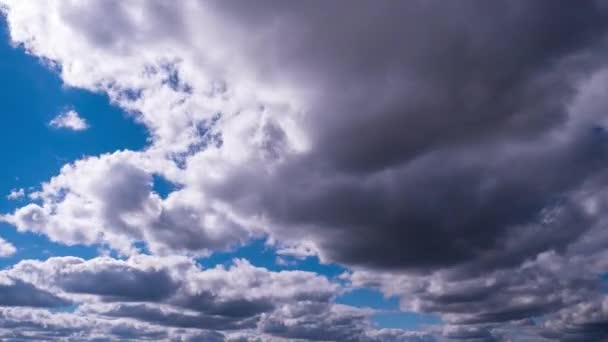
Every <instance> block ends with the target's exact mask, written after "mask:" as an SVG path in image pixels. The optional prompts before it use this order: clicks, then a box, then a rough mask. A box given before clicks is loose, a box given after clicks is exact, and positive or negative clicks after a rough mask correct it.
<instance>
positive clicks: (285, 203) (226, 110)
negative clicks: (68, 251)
mask: <svg viewBox="0 0 608 342" xmlns="http://www.w3.org/2000/svg"><path fill="white" fill-rule="evenodd" d="M2 3H5V4H6V9H5V11H6V15H7V19H8V22H9V25H10V33H11V38H12V39H13V40H14V41H15V42H16V43H18V44H22V45H23V46H24V47H25V49H27V50H28V51H29V52H30V53H32V54H34V55H37V56H40V57H42V58H45V59H49V60H51V61H52V62H53V63H57V64H58V65H59V66H61V68H60V70H61V77H62V79H63V80H64V82H65V83H66V84H67V85H69V86H74V87H80V88H85V89H89V90H92V91H101V92H105V93H107V94H108V96H109V97H110V99H111V100H112V101H113V102H114V103H115V104H117V105H118V106H121V107H122V108H124V109H125V110H127V111H129V112H130V113H131V114H132V115H133V116H134V117H135V118H136V119H137V120H138V121H140V122H141V123H142V124H144V125H145V126H146V127H147V128H148V130H149V131H150V134H151V137H152V138H151V143H150V146H149V147H148V148H146V149H145V150H143V151H139V152H131V151H122V152H116V153H113V154H108V155H103V156H100V157H93V158H88V159H84V160H80V161H77V162H75V163H74V164H71V165H67V166H66V167H64V168H63V169H62V170H61V172H60V173H59V175H57V176H56V177H54V178H52V179H51V180H50V181H49V182H47V183H45V184H43V186H42V189H41V191H40V192H38V193H37V195H35V197H37V198H38V199H39V200H40V202H35V203H30V204H27V205H25V206H23V207H21V208H18V209H17V210H16V211H15V212H14V213H12V214H8V215H5V216H4V220H5V221H8V222H10V223H12V224H13V225H15V226H16V227H17V228H18V229H19V230H20V231H35V232H39V233H43V234H46V235H48V236H49V237H50V238H51V239H53V240H54V241H59V242H63V243H67V244H76V243H85V244H97V243H103V244H107V245H109V246H110V247H111V248H113V249H116V250H118V251H120V252H121V253H122V254H124V255H135V254H137V251H136V247H135V246H136V243H138V242H144V243H145V244H146V246H147V247H148V249H149V250H150V252H151V253H153V254H154V255H155V256H167V255H172V254H188V255H196V256H202V255H206V254H208V253H210V252H211V251H214V250H226V249H230V248H231V247H233V246H236V245H239V244H242V243H244V242H245V241H246V240H248V239H250V238H252V237H254V236H260V235H268V236H270V237H271V239H272V240H273V241H277V243H276V246H278V248H279V253H280V254H285V255H294V256H297V257H306V256H311V255H319V256H320V258H321V259H322V260H323V261H325V262H337V263H340V264H342V265H345V266H346V267H349V268H350V269H351V270H352V272H353V273H352V275H351V281H352V282H353V283H355V284H358V285H360V286H372V287H377V288H379V289H381V290H382V291H383V292H384V293H386V294H389V295H397V296H399V297H400V298H401V305H402V307H403V308H405V309H408V310H416V311H420V312H435V313H438V314H440V315H441V316H442V318H443V319H444V320H445V321H446V322H448V323H449V324H451V325H450V326H449V327H447V328H446V330H445V335H446V336H447V337H450V336H451V337H454V338H468V337H471V338H473V337H475V338H489V337H490V336H495V335H497V334H498V333H500V326H507V327H508V326H510V324H514V323H513V322H519V321H521V320H525V319H529V318H531V317H534V316H537V315H547V316H550V315H552V314H555V313H557V312H561V310H566V309H567V308H574V307H576V306H577V305H579V304H580V303H585V302H587V301H588V300H589V298H593V296H594V294H597V292H598V291H599V289H598V285H597V282H598V280H597V279H598V276H599V275H600V274H602V273H603V272H606V271H608V268H607V267H606V266H607V265H606V264H605V263H602V262H601V258H602V256H604V255H603V251H604V249H605V242H606V241H608V237H607V236H606V233H605V232H604V231H605V229H602V228H603V227H605V223H606V216H605V214H604V213H605V212H606V210H605V209H606V208H607V203H608V202H607V201H606V199H607V198H606V197H605V195H603V193H604V192H605V190H606V184H607V182H606V178H605V177H606V176H605V172H604V170H605V169H606V166H608V165H607V164H608V150H607V146H608V144H607V143H608V133H607V132H608V131H607V129H608V126H607V124H608V122H607V118H606V114H605V113H606V108H607V106H608V103H606V100H605V99H604V98H605V96H603V94H604V93H605V90H606V86H605V85H606V84H608V83H607V82H608V72H607V71H606V70H607V69H606V64H605V60H606V58H605V57H606V51H607V50H606V45H605V44H606V38H607V29H608V26H607V25H606V23H608V21H607V20H606V19H607V18H606V16H607V15H608V13H607V8H606V6H604V5H602V4H600V3H599V2H593V1H592V2H587V3H585V4H583V5H581V4H569V3H562V2H551V1H541V2H535V3H531V2H526V1H514V2H508V3H507V2H505V3H486V2H483V1H465V2H464V3H459V4H449V3H445V2H440V1H430V2H429V1H424V2H419V1H414V2H388V1H387V2H364V1H361V2H349V3H348V4H346V3H344V2H333V3H329V4H323V5H322V6H320V5H319V4H317V3H308V2H302V3H298V4H290V5H288V6H287V5H285V4H284V3H282V2H277V1H264V2H261V3H256V5H255V6H252V5H248V4H242V3H240V4H239V5H238V6H235V5H234V4H233V3H226V2H217V1H209V2H195V1H184V2H181V3H180V4H175V5H172V6H167V5H166V4H164V3H162V2H160V1H146V2H141V3H139V2H133V3H122V2H120V3H119V2H115V1H107V2H99V3H95V4H94V5H91V6H82V5H79V4H77V3H75V2H67V3H61V4H59V2H48V3H44V4H42V5H41V4H38V5H36V6H34V5H31V4H28V3H26V2H22V1H10V0H3V1H2ZM102 14H103V18H102V17H101V16H102ZM107 18H110V20H102V19H107ZM581 18H585V19H584V20H581ZM91 22H99V23H103V24H100V25H90V24H89V23H91ZM67 37H69V39H68V38H67ZM156 174H160V175H162V176H163V177H164V178H165V179H167V180H168V181H170V182H173V183H175V184H178V185H179V189H178V190H176V191H174V192H172V193H171V194H170V195H169V196H168V197H167V198H166V199H162V198H160V197H159V196H158V195H157V194H155V193H154V191H153V189H152V186H151V182H152V181H151V179H152V177H153V175H156ZM556 265H559V267H557V266H556ZM89 266H90V265H89ZM243 270H248V266H245V265H240V266H239V265H237V266H235V270H234V271H232V269H230V270H229V271H225V270H224V271H222V270H216V271H215V272H216V273H218V274H223V273H225V272H228V273H231V272H236V273H240V272H241V271H243ZM104 272H105V273H104ZM104 272H101V273H99V274H95V275H92V274H90V273H87V272H84V271H83V272H82V273H83V274H86V275H87V278H90V279H97V278H95V277H99V278H98V279H104V277H112V278H116V284H117V286H120V289H121V290H120V291H119V290H118V289H116V288H112V287H111V286H108V287H107V288H99V289H97V290H96V291H97V292H94V293H88V295H91V296H95V298H98V299H99V300H100V301H101V302H103V303H101V304H99V303H97V304H98V306H93V304H91V305H90V306H88V308H89V309H90V310H94V309H95V308H96V309H95V310H100V311H99V312H101V313H102V314H103V313H106V314H107V315H115V316H122V315H127V316H128V317H130V318H132V319H133V318H135V317H138V319H141V320H148V321H151V322H153V323H154V324H162V325H165V326H171V325H172V324H174V325H177V326H178V327H181V328H185V327H186V326H191V325H193V324H197V323H196V322H201V321H204V322H206V323H205V324H207V326H209V327H211V326H212V325H214V324H218V325H219V326H221V327H222V328H221V329H237V327H241V328H242V327H248V328H247V329H250V327H251V326H253V325H256V324H258V325H259V326H262V327H264V329H262V331H261V332H258V333H266V334H271V335H277V336H283V337H285V338H291V337H293V338H309V339H313V338H317V337H319V336H322V335H323V334H328V335H327V336H334V338H336V339H357V338H360V337H361V336H360V334H368V333H366V332H365V331H368V330H366V328H362V327H361V324H362V323H360V322H363V321H365V319H364V318H363V316H365V315H360V314H361V313H360V312H359V313H353V312H350V311H349V312H345V311H340V310H341V309H338V308H337V307H335V306H331V305H325V306H323V305H318V306H317V305H310V306H307V305H305V304H303V303H295V304H294V303H291V304H293V305H291V304H290V305H288V304H286V303H285V301H286V299H285V298H283V297H281V296H280V294H281V293H284V291H286V289H290V288H292V287H291V283H290V282H289V281H288V280H285V279H282V280H280V281H278V280H277V281H278V282H279V283H281V284H283V285H284V286H285V288H277V289H275V290H276V291H275V292H276V293H273V294H269V293H265V292H264V291H262V290H257V291H259V292H256V291H253V290H252V289H251V288H247V287H246V288H239V289H238V290H239V291H241V292H243V293H244V294H249V295H250V296H251V297H247V296H243V295H234V294H231V295H228V294H226V293H223V292H222V291H219V292H218V290H217V288H196V287H195V286H194V285H189V286H191V288H189V287H187V286H185V287H184V286H182V287H179V286H178V290H175V291H176V292H172V291H171V288H172V285H174V284H175V283H174V282H175V279H174V278H173V277H172V276H171V278H170V279H171V281H169V278H164V277H165V276H166V273H165V272H166V271H159V272H160V273H158V274H157V273H147V272H146V273H145V274H140V273H139V271H136V272H134V273H133V272H130V273H129V274H131V273H133V274H134V276H133V278H132V279H130V280H128V281H125V282H124V283H121V282H120V281H119V275H118V274H120V272H117V273H113V271H109V270H106V271H104ZM256 272H257V271H252V273H253V274H256ZM195 273H196V272H195ZM196 274H198V273H196ZM201 274H205V275H206V276H210V274H214V273H213V272H207V271H204V272H202V273H201ZM199 276H201V275H200V274H198V275H197V277H199ZM74 277H76V276H74ZM273 277H274V275H273V276H270V278H273ZM289 277H290V279H291V277H294V278H296V276H295V274H290V275H289ZM254 278H255V277H254ZM68 279H69V278H68ZM74 279H75V280H73V281H72V282H71V283H68V284H67V285H69V286H67V285H66V284H63V286H61V284H59V283H58V284H54V285H53V286H56V288H57V289H59V290H60V291H68V292H69V291H72V292H73V293H78V294H79V295H84V294H83V290H85V286H82V284H84V283H86V282H85V281H84V280H82V284H81V283H79V282H80V280H78V279H79V278H74ZM149 279H159V281H160V284H164V286H161V287H160V288H159V291H158V292H154V291H152V292H150V293H147V292H142V294H141V295H142V296H143V297H142V298H146V299H148V300H150V298H156V301H157V302H162V303H145V304H137V303H134V302H135V301H136V300H137V298H133V299H132V300H127V298H128V297H132V296H133V290H129V288H136V287H137V286H139V284H140V282H146V280H149ZM262 279H266V278H264V277H262ZM165 280H166V282H165ZM282 282H285V283H286V284H284V283H282ZM87 284H88V283H87ZM248 284H250V285H251V284H255V282H251V283H248ZM298 284H299V286H303V285H301V284H300V282H298ZM228 288H230V287H228ZM70 289H71V290H70ZM195 289H196V290H195ZM256 289H257V287H256ZM292 291H294V292H293V293H292V295H303V294H301V293H299V292H298V291H295V290H293V289H292ZM218 293H222V294H219V295H218ZM254 293H257V294H258V295H257V296H254V295H253V294H254ZM262 293H264V294H265V295H261V294H262ZM331 293H333V292H332V291H328V292H321V293H316V295H319V296H320V298H318V299H314V295H313V294H311V293H307V294H306V296H312V297H313V298H312V299H311V298H308V297H307V298H308V300H310V301H313V302H321V303H323V302H327V301H328V299H327V297H323V295H325V296H329V297H331ZM216 296H219V297H216ZM303 296H304V295H303ZM116 298H120V302H116ZM142 298H140V300H141V299H142ZM161 304H162V305H161ZM313 304H314V303H313ZM166 305H169V307H166ZM285 305H288V306H285ZM175 307H179V308H180V309H179V310H182V309H184V310H185V309H187V310H191V312H189V313H188V314H187V315H186V314H183V313H180V312H178V310H176V309H175ZM235 307H238V308H242V311H241V310H237V309H235ZM318 307H321V308H323V310H319V311H318V312H315V311H314V309H315V308H318ZM203 308H205V309H203ZM245 308H246V310H245ZM205 310H207V311H205ZM307 310H313V311H311V312H309V311H307ZM337 312H340V315H343V316H340V317H346V318H344V319H345V321H346V322H348V324H347V326H346V327H345V329H340V330H339V331H333V330H332V329H331V327H329V326H324V325H323V321H318V317H323V318H324V319H326V320H327V321H328V322H335V320H334V315H336V314H337ZM239 313H241V314H243V315H244V314H245V313H248V315H245V316H246V317H238V314H239ZM215 314H218V315H220V316H221V317H223V318H222V320H220V321H217V322H216V321H214V320H212V319H211V320H203V319H207V318H209V315H215ZM251 317H255V322H253V321H251V320H248V319H249V318H251ZM315 317H316V318H315ZM317 321H318V322H317ZM252 322H253V323H252ZM254 323H255V324H254ZM313 323H316V324H313ZM351 323H352V324H351ZM251 329H252V328H251ZM385 333H386V334H388V332H385ZM488 334H489V335H488ZM387 336H388V335H387Z"/></svg>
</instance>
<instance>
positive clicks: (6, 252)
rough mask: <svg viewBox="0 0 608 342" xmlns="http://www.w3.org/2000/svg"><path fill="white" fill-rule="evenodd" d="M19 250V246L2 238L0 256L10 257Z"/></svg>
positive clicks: (0, 240)
mask: <svg viewBox="0 0 608 342" xmlns="http://www.w3.org/2000/svg"><path fill="white" fill-rule="evenodd" d="M15 252H17V248H15V246H13V244H12V243H10V242H8V241H6V240H4V239H3V238H0V257H8V256H11V255H13V254H15Z"/></svg>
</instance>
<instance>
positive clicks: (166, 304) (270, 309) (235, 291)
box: [0, 255, 432, 341]
mask: <svg viewBox="0 0 608 342" xmlns="http://www.w3.org/2000/svg"><path fill="white" fill-rule="evenodd" d="M1 275H2V276H3V277H7V279H9V278H10V279H13V283H12V284H13V285H11V286H12V287H11V288H10V289H8V290H7V289H5V290H2V289H0V302H2V303H0V305H9V306H45V307H52V306H65V305H67V304H66V303H76V304H77V305H78V308H77V309H76V310H77V314H78V315H80V316H81V317H82V319H88V320H93V321H95V320H102V321H104V320H117V322H132V324H139V325H143V326H146V327H147V328H146V329H144V330H142V332H141V333H142V334H143V333H145V332H146V331H152V332H155V334H157V333H161V332H164V333H166V334H172V333H176V331H178V330H180V329H182V330H183V331H182V332H183V333H185V332H188V334H191V335H194V334H199V333H204V334H209V333H210V332H216V333H217V335H215V336H216V337H218V338H220V337H221V338H222V339H223V338H229V337H230V336H232V335H235V334H242V333H247V332H249V333H250V334H251V333H254V334H255V335H257V336H269V337H273V336H274V338H286V339H307V340H328V339H330V340H346V339H351V340H354V341H359V340H362V339H367V338H372V337H370V336H375V335H376V334H379V335H382V336H384V335H386V334H388V333H387V332H378V331H376V330H374V329H371V327H370V326H369V323H368V319H369V316H370V315H371V314H372V313H373V312H372V311H370V310H361V309H356V308H352V307H348V306H343V305H338V304H334V303H333V299H334V298H335V296H336V295H337V294H338V293H339V285H338V284H336V283H332V282H330V281H329V280H328V279H327V278H325V277H322V276H319V275H316V274H314V273H311V272H303V271H281V272H272V271H269V270H267V269H264V268H260V267H255V266H252V265H251V264H250V263H249V262H248V261H246V260H243V259H236V260H234V261H233V264H232V265H231V266H229V267H224V266H221V265H220V266H216V267H214V268H210V269H202V268H200V267H199V266H197V265H196V263H194V262H193V261H192V260H191V259H189V258H186V257H178V256H172V257H169V256H166V257H155V256H145V255H140V256H134V257H131V258H129V259H126V260H119V259H112V258H109V257H98V258H94V259H90V260H84V259H80V258H76V257H54V258H50V259H48V260H46V261H35V260H25V261H21V262H19V263H18V264H16V265H15V266H13V267H11V268H9V269H7V270H4V271H2V273H1ZM34 284H35V285H34ZM3 289H4V287H3ZM34 290H35V291H38V292H33V291H34ZM4 292H6V293H7V295H6V296H5V297H6V299H5V300H4V301H3V300H2V293H4ZM51 292H52V293H57V294H60V295H61V298H66V299H61V300H60V299H59V297H56V296H52V295H50V293H51ZM20 293H24V294H23V295H14V294H20ZM32 294H36V296H34V295H32ZM42 294H44V295H46V296H50V297H45V296H43V295H42ZM9 295H10V296H9ZM61 317H63V316H61ZM321 318H322V319H321ZM49 319H51V318H49ZM136 322H137V323H136ZM63 324H64V325H65V326H63V327H61V325H60V324H58V325H59V327H57V329H59V328H60V327H61V329H67V328H69V327H70V326H71V325H70V324H66V323H65V322H64V323H63ZM24 325H26V322H24ZM113 329H114V328H113ZM125 329H126V328H125ZM163 329H164V330H163ZM50 330H51V331H52V329H50ZM97 330H98V329H92V330H91V331H87V332H88V333H93V332H95V331H97ZM397 331H398V330H395V331H394V332H392V334H397ZM401 333H402V334H403V336H406V335H408V334H409V333H408V332H407V331H401ZM414 335H415V336H427V335H428V336H432V335H430V334H423V333H419V334H414V333H412V336H414ZM233 337H234V336H233Z"/></svg>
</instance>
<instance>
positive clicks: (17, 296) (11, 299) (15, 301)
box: [0, 277, 71, 308]
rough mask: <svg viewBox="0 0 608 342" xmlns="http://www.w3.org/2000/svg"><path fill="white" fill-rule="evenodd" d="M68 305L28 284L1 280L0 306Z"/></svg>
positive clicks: (46, 306) (62, 300) (61, 299)
mask: <svg viewBox="0 0 608 342" xmlns="http://www.w3.org/2000/svg"><path fill="white" fill-rule="evenodd" d="M70 304H71V303H70V301H68V300H66V299H63V298H61V297H58V296H56V295H54V294H52V293H50V292H48V291H45V290H42V289H39V288H37V287H36V286H35V285H32V284H30V283H27V282H24V281H21V280H18V279H11V278H7V277H3V279H1V283H0V306H7V307H15V306H17V307H22V306H24V307H43V308H53V307H61V306H67V305H70Z"/></svg>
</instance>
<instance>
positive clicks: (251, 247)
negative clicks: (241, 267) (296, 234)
mask: <svg viewBox="0 0 608 342" xmlns="http://www.w3.org/2000/svg"><path fill="white" fill-rule="evenodd" d="M278 257H279V255H278V254H277V253H276V249H275V248H273V247H272V246H268V245H267V244H266V240H265V239H255V240H252V241H250V242H248V243H246V244H245V245H243V246H240V247H237V248H235V249H233V250H230V251H225V252H215V253H213V254H211V255H210V256H208V257H206V258H200V259H199V260H198V262H199V264H201V265H202V266H203V267H205V268H212V267H215V266H216V265H225V266H229V265H231V264H232V260H234V259H239V258H242V259H247V260H249V262H250V263H251V264H252V265H254V266H257V267H264V268H266V269H268V270H271V271H281V270H291V269H294V270H296V269H297V270H300V271H308V272H314V273H318V274H322V275H324V276H326V277H329V278H336V277H338V276H339V275H341V274H342V273H344V272H345V271H346V269H345V268H343V267H341V266H339V265H336V264H323V263H321V262H319V259H318V258H317V257H307V258H305V259H296V258H289V262H288V263H286V264H281V263H277V258H278Z"/></svg>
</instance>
